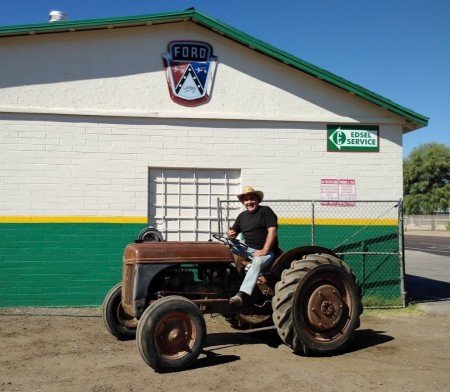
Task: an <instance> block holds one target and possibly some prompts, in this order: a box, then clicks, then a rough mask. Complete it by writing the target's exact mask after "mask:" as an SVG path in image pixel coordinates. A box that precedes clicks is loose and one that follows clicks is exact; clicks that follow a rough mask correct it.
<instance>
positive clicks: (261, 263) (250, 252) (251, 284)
mask: <svg viewBox="0 0 450 392" xmlns="http://www.w3.org/2000/svg"><path fill="white" fill-rule="evenodd" d="M232 252H233V253H235V254H237V255H239V256H243V257H247V258H248V259H249V260H250V261H251V264H250V266H249V268H248V270H247V273H246V275H245V278H244V281H243V282H242V284H241V287H240V288H239V291H242V292H244V293H246V294H248V295H252V292H253V289H254V288H255V285H256V281H257V280H258V276H259V275H260V274H261V271H262V270H263V269H264V268H266V267H267V266H268V265H269V264H270V262H271V261H272V260H273V258H274V256H275V253H273V252H272V251H271V252H269V253H268V254H267V255H265V256H255V255H254V254H255V252H256V249H253V248H244V247H239V249H232Z"/></svg>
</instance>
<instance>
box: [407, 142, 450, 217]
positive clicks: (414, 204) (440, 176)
mask: <svg viewBox="0 0 450 392" xmlns="http://www.w3.org/2000/svg"><path fill="white" fill-rule="evenodd" d="M403 192H404V203H403V207H404V211H405V214H406V215H415V214H432V213H434V212H435V211H438V210H440V211H445V210H446V209H447V208H449V207H450V148H449V147H447V146H446V145H445V144H441V143H428V144H421V145H420V146H419V147H417V148H415V149H414V150H413V151H412V152H411V153H410V154H409V156H408V157H407V158H406V159H404V160H403Z"/></svg>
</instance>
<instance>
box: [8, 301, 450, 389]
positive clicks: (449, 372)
mask: <svg viewBox="0 0 450 392" xmlns="http://www.w3.org/2000/svg"><path fill="white" fill-rule="evenodd" d="M449 325H450V315H449V314H426V313H423V312H421V311H420V310H417V311H415V312H411V311H410V310H403V309H402V310H395V311H375V312H374V311H366V312H365V313H364V314H363V316H362V323H361V328H360V329H359V330H358V332H357V334H356V339H355V340H354V342H352V344H351V345H350V347H348V350H347V351H346V352H345V353H343V354H341V355H336V356H332V357H325V358H306V357H301V356H297V355H295V354H293V353H292V352H291V350H290V349H289V347H287V346H285V345H284V344H282V342H281V341H280V339H279V338H278V335H277V333H276V331H275V329H273V328H264V329H259V330H251V331H239V330H234V329H232V328H231V327H229V326H228V324H227V323H226V322H225V321H224V320H223V319H222V318H220V317H214V318H210V317H209V316H208V317H207V328H208V337H207V341H206V346H205V350H204V353H202V354H201V355H200V357H199V359H198V360H197V362H196V363H195V365H194V367H193V368H191V369H189V370H186V371H183V372H178V373H169V374H159V373H155V372H154V371H153V370H152V369H151V368H150V367H148V366H147V365H146V364H145V363H144V361H143V360H142V359H141V357H140V355H139V352H138V350H137V347H136V342H134V341H128V342H120V341H118V340H116V339H115V338H114V337H113V336H112V335H110V334H109V332H108V331H107V330H106V328H105V327H104V325H103V321H102V318H101V314H100V310H99V309H24V308H20V309H0V338H1V341H0V391H26V392H28V391H30V392H31V391H58V392H60V391H88V392H116V391H123V392H131V391H134V392H136V391H139V392H141V391H180V392H181V391H215V392H222V391H223V392H225V391H226V392H230V391H239V392H241V391H242V392H244V391H258V392H265V391H267V392H273V391H311V392H319V391H320V392H327V391H340V392H341V391H358V392H359V391H421V392H422V391H434V390H435V391H448V390H449V385H450V339H449V337H450V332H449Z"/></svg>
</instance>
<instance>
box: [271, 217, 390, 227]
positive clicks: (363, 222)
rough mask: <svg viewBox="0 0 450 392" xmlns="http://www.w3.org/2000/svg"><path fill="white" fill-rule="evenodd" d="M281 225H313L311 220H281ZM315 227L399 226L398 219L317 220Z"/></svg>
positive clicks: (279, 221)
mask: <svg viewBox="0 0 450 392" xmlns="http://www.w3.org/2000/svg"><path fill="white" fill-rule="evenodd" d="M278 223H279V224H280V225H311V224H312V219H311V218H279V219H278ZM314 224H315V225H323V226H325V225H328V226H397V225H398V219H357V218H346V219H338V218H316V219H315V220H314Z"/></svg>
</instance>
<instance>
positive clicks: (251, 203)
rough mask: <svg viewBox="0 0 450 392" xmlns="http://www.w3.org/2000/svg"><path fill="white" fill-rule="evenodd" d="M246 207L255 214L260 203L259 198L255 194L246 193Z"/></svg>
mask: <svg viewBox="0 0 450 392" xmlns="http://www.w3.org/2000/svg"><path fill="white" fill-rule="evenodd" d="M242 202H243V204H244V207H245V209H246V210H247V211H248V212H249V213H250V214H253V213H254V212H255V211H256V209H257V208H258V205H259V199H258V198H257V197H256V196H255V195H252V194H250V195H245V196H244V197H243V199H242Z"/></svg>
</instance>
